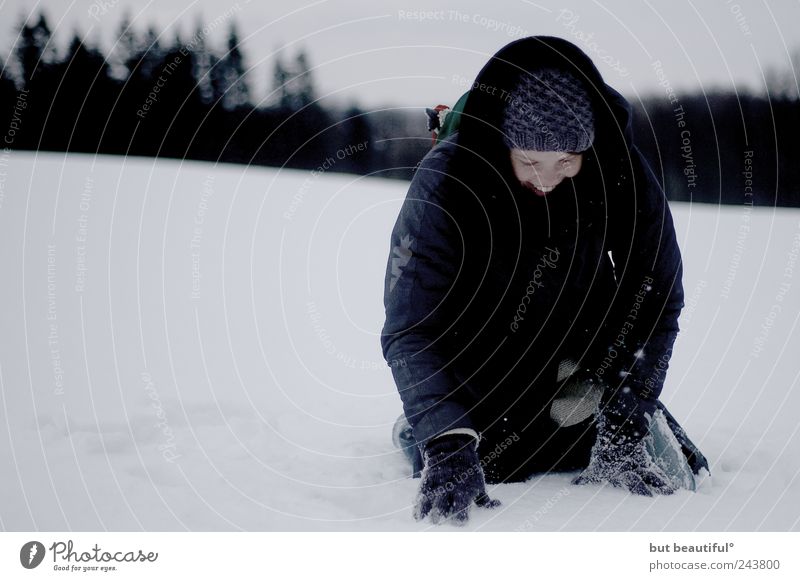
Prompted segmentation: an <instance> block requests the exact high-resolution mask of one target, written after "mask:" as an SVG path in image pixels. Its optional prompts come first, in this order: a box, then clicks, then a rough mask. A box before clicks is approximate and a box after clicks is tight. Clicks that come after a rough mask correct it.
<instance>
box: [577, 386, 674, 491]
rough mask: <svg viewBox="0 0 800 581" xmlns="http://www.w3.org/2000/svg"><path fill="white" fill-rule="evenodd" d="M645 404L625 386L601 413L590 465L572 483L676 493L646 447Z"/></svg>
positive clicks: (646, 421)
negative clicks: (606, 484)
mask: <svg viewBox="0 0 800 581" xmlns="http://www.w3.org/2000/svg"><path fill="white" fill-rule="evenodd" d="M642 404H643V402H641V401H640V400H639V399H638V398H637V397H636V396H635V395H633V393H632V391H631V389H630V388H628V387H626V388H623V389H622V390H621V391H620V393H619V394H618V395H617V396H616V397H614V398H613V400H612V402H611V403H610V404H609V405H607V406H606V408H605V409H604V410H603V411H601V412H600V413H599V414H598V417H597V440H596V442H595V444H594V446H593V447H592V454H591V459H590V461H589V466H588V467H587V468H586V469H585V470H584V471H583V473H582V474H581V475H580V476H578V477H577V478H576V479H575V480H573V482H572V483H573V484H578V485H581V484H599V483H603V482H608V483H609V484H611V485H613V486H616V487H619V488H624V489H627V490H628V491H630V492H631V493H633V494H640V495H642V496H653V495H654V494H664V495H667V494H672V493H673V492H675V490H676V488H675V485H674V484H673V483H672V482H671V481H670V479H669V478H668V477H667V475H666V474H665V473H664V471H663V470H662V469H661V468H660V467H659V466H658V465H657V464H656V463H655V461H654V460H653V458H652V457H651V456H650V454H649V453H648V451H647V449H646V447H645V443H644V438H645V436H647V433H648V429H649V427H648V426H649V423H650V422H649V417H648V416H647V415H646V414H645V411H644V409H643V408H644V407H645V406H644V405H642Z"/></svg>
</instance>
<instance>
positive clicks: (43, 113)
mask: <svg viewBox="0 0 800 581" xmlns="http://www.w3.org/2000/svg"><path fill="white" fill-rule="evenodd" d="M222 27H224V29H223V31H224V32H225V33H226V42H225V43H224V46H223V47H221V48H214V47H212V46H210V43H209V37H211V36H220V35H219V32H220V30H219V29H220V28H222ZM17 30H18V31H19V36H18V39H17V41H16V44H15V46H14V48H13V50H12V53H11V54H10V55H9V56H8V57H7V59H6V62H5V63H4V62H2V59H0V70H1V71H2V72H0V123H2V125H0V132H2V133H3V134H5V133H6V128H10V129H9V130H10V132H11V133H12V134H13V135H12V138H11V141H12V143H5V144H4V145H5V146H8V147H10V148H13V149H27V150H49V151H71V152H87V153H106V154H119V155H138V156H159V157H170V158H179V159H194V160H208V161H221V162H233V163H248V164H256V165H269V166H285V167H290V168H316V167H320V166H321V165H323V164H324V163H325V161H326V160H329V159H330V158H331V157H333V158H334V159H335V160H336V163H335V164H333V165H332V166H331V167H330V171H340V172H342V171H344V172H354V173H359V174H366V173H376V174H377V175H384V176H388V177H405V178H408V177H409V176H410V175H411V171H412V169H413V167H414V165H415V164H416V163H417V161H419V159H420V157H421V156H422V155H424V153H425V151H426V150H427V148H428V147H429V145H430V137H429V135H428V134H427V133H426V132H425V127H424V120H423V122H422V124H419V123H416V122H415V123H414V125H416V127H415V126H412V125H408V124H407V123H408V121H409V118H408V116H407V115H406V114H405V112H402V113H397V112H393V111H391V110H388V111H384V112H371V113H366V112H365V111H363V110H362V109H360V108H359V107H358V106H357V105H356V104H352V105H350V106H347V107H340V108H338V109H337V108H334V107H326V106H325V102H324V100H318V98H317V95H316V92H315V88H314V82H313V75H312V73H311V72H310V71H309V69H310V68H311V65H310V64H309V62H308V58H307V56H306V54H305V52H304V51H302V50H301V51H299V52H298V53H297V54H295V55H294V56H293V58H288V57H285V56H279V57H277V58H276V59H274V63H273V64H272V68H271V70H269V71H265V73H264V74H265V75H270V76H271V77H272V79H271V81H272V87H271V88H270V91H271V96H270V97H269V99H267V100H266V101H265V102H263V103H255V102H254V99H253V95H252V91H251V88H250V86H249V85H250V82H249V79H250V78H251V77H252V76H253V74H254V72H253V71H250V72H248V71H247V64H246V57H245V55H244V54H242V51H241V49H240V42H239V35H238V32H237V28H236V25H235V22H233V21H232V19H227V20H225V21H224V22H217V23H216V25H204V24H203V23H200V22H198V23H197V24H196V25H195V30H194V31H193V33H192V34H191V35H190V36H188V37H182V36H180V35H177V36H175V37H174V38H172V39H169V40H165V39H164V37H163V36H160V35H159V32H158V31H156V30H155V29H153V28H150V29H148V30H146V31H143V32H139V31H137V30H135V29H134V28H133V27H131V25H130V23H129V21H128V20H127V19H125V20H124V21H123V22H122V23H121V25H120V27H119V30H118V33H117V34H116V35H115V36H116V43H115V44H114V48H113V50H112V51H110V53H109V54H103V52H102V51H101V50H100V49H99V48H97V47H95V46H91V45H90V44H89V43H87V42H86V41H85V40H84V39H82V38H80V36H78V35H77V34H75V35H74V36H73V37H72V39H71V40H70V42H69V43H68V46H67V47H66V50H65V51H63V54H59V53H58V52H57V50H56V47H55V46H54V42H53V38H52V31H51V29H50V26H49V24H48V21H47V18H46V17H45V15H44V14H39V15H38V16H37V17H36V18H35V19H33V20H30V21H28V22H24V23H22V24H21V25H19V27H18V29H17ZM15 34H16V31H15ZM413 134H416V136H417V137H418V138H419V139H412V140H404V139H399V138H398V136H400V135H403V136H405V137H408V136H412V135H413ZM0 139H2V137H0ZM6 141H8V140H6ZM365 142H366V143H367V146H365V147H360V148H359V147H358V144H364V143H365ZM409 142H411V144H410V145H409ZM341 151H346V152H347V154H346V155H344V154H340V155H339V156H337V153H338V152H341ZM340 158H341V159H340ZM329 165H330V164H329Z"/></svg>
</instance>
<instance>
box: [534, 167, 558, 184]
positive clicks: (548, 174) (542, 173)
mask: <svg viewBox="0 0 800 581" xmlns="http://www.w3.org/2000/svg"><path fill="white" fill-rule="evenodd" d="M536 178H537V180H538V181H539V183H540V185H543V186H548V187H549V186H554V185H556V184H558V183H559V182H560V181H561V180H563V179H564V168H563V167H562V165H561V164H559V165H557V166H551V167H547V168H542V169H539V170H537V171H536Z"/></svg>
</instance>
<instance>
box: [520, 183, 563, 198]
mask: <svg viewBox="0 0 800 581" xmlns="http://www.w3.org/2000/svg"><path fill="white" fill-rule="evenodd" d="M523 185H524V186H525V189H527V190H529V191H531V192H533V193H534V194H536V195H537V196H539V197H540V198H543V197H545V196H549V195H550V194H552V193H553V191H555V189H556V187H558V186H554V187H553V188H552V189H550V190H549V191H547V192H545V191H543V190H540V189H539V188H537V187H536V186H534V185H533V184H530V183H528V182H525V183H524V184H523Z"/></svg>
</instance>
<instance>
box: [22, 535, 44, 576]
mask: <svg viewBox="0 0 800 581" xmlns="http://www.w3.org/2000/svg"><path fill="white" fill-rule="evenodd" d="M44 553H45V551H44V545H43V544H42V543H40V542H39V541H29V542H27V543H25V544H24V545H22V548H21V549H20V551H19V562H20V563H22V566H23V567H25V568H26V569H35V568H36V567H38V566H39V565H40V564H41V562H42V561H43V560H44Z"/></svg>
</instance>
